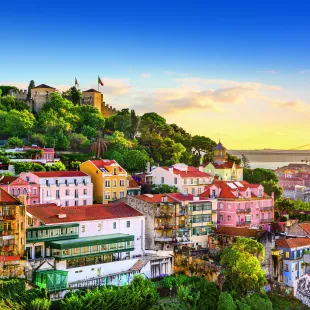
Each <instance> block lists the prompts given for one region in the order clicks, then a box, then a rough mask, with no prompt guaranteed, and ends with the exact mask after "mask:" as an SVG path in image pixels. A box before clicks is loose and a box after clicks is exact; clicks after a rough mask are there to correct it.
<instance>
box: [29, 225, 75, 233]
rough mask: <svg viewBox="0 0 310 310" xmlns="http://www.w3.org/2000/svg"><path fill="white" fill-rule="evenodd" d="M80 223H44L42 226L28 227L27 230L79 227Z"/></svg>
mask: <svg viewBox="0 0 310 310" xmlns="http://www.w3.org/2000/svg"><path fill="white" fill-rule="evenodd" d="M79 226H80V224H78V223H72V224H66V225H44V226H38V227H28V228H27V229H26V230H27V231H35V230H45V229H54V228H70V227H79Z"/></svg>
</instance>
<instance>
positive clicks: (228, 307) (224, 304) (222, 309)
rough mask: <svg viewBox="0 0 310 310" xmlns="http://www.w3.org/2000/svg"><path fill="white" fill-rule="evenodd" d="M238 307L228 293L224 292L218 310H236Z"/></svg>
mask: <svg viewBox="0 0 310 310" xmlns="http://www.w3.org/2000/svg"><path fill="white" fill-rule="evenodd" d="M236 309H237V306H236V304H235V302H234V300H233V298H232V297H231V295H230V294H229V293H228V292H223V293H221V295H220V298H219V302H218V305H217V310H236Z"/></svg>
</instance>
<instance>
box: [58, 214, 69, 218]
mask: <svg viewBox="0 0 310 310" xmlns="http://www.w3.org/2000/svg"><path fill="white" fill-rule="evenodd" d="M57 217H58V218H59V219H65V218H67V214H64V213H59V214H57Z"/></svg>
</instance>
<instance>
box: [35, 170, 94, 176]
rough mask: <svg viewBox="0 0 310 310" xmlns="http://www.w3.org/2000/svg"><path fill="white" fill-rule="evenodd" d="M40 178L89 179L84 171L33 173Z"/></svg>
mask: <svg viewBox="0 0 310 310" xmlns="http://www.w3.org/2000/svg"><path fill="white" fill-rule="evenodd" d="M31 173H32V174H34V175H36V176H37V177H39V178H70V177H87V176H88V174H86V173H84V172H82V171H47V172H31Z"/></svg>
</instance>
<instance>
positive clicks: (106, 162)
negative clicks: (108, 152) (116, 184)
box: [90, 159, 126, 172]
mask: <svg viewBox="0 0 310 310" xmlns="http://www.w3.org/2000/svg"><path fill="white" fill-rule="evenodd" d="M90 162H91V163H92V164H93V165H94V166H96V167H97V168H98V169H99V170H101V171H103V172H112V170H111V166H112V167H113V166H115V167H118V171H119V172H126V171H125V170H124V169H123V168H122V167H121V166H120V165H119V164H118V163H117V161H115V160H110V159H95V160H90ZM102 169H103V170H102Z"/></svg>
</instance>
